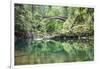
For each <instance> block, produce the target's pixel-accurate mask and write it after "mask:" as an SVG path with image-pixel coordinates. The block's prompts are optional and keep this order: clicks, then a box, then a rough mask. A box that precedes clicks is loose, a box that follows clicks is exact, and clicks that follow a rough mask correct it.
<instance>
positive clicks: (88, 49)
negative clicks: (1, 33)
mask: <svg viewBox="0 0 100 69" xmlns="http://www.w3.org/2000/svg"><path fill="white" fill-rule="evenodd" d="M93 58H94V50H93V40H67V41H63V42H62V41H54V40H40V41H34V40H31V39H20V40H16V42H15V65H21V64H44V63H63V62H74V61H91V60H93Z"/></svg>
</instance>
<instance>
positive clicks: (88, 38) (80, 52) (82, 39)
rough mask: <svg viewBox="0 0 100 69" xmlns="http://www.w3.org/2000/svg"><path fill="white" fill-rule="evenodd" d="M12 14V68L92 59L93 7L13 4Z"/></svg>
mask: <svg viewBox="0 0 100 69" xmlns="http://www.w3.org/2000/svg"><path fill="white" fill-rule="evenodd" d="M14 11H15V13H14V15H15V16H14V21H15V33H14V35H15V58H16V59H15V64H16V65H17V64H38V63H55V62H71V61H84V60H93V55H94V54H93V51H94V50H93V49H94V47H93V41H94V8H87V7H70V6H55V5H54V6H52V5H34V4H15V5H14ZM33 53H34V54H33ZM29 54H31V55H30V56H29ZM57 54H58V55H57ZM26 55H28V56H26ZM50 55H51V56H50ZM60 55H62V56H63V57H62V56H60ZM19 56H20V57H19ZM42 56H44V57H42ZM46 56H49V57H50V58H51V60H49V58H47V57H46ZM56 56H58V57H59V58H58V59H57V58H56ZM27 57H28V58H27ZM23 58H24V60H26V61H24V60H23V61H22V62H21V61H20V60H22V59H23ZM55 58H56V59H57V60H56V59H55ZM62 58H63V59H62ZM43 59H44V61H43ZM60 60H61V61H60Z"/></svg>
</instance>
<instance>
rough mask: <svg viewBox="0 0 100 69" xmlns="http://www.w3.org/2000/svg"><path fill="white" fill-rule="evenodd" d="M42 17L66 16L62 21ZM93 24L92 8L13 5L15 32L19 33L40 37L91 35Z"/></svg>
mask: <svg viewBox="0 0 100 69" xmlns="http://www.w3.org/2000/svg"><path fill="white" fill-rule="evenodd" d="M59 9H60V10H59ZM43 16H52V17H53V16H66V17H67V18H66V19H65V21H62V20H60V19H50V18H43ZM93 22H94V9H93V8H83V7H59V6H44V5H43V6H40V5H27V4H26V5H23V4H15V30H16V31H19V32H21V31H32V32H33V33H37V34H42V35H44V34H52V35H60V34H65V35H81V34H82V33H90V34H93V31H94V27H93V26H94V24H93Z"/></svg>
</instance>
